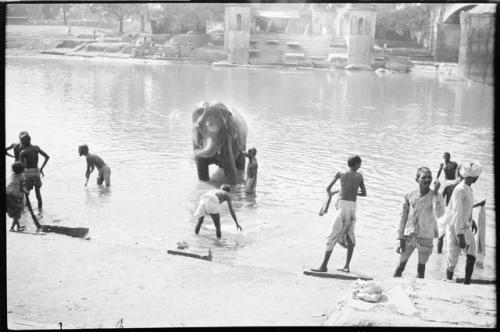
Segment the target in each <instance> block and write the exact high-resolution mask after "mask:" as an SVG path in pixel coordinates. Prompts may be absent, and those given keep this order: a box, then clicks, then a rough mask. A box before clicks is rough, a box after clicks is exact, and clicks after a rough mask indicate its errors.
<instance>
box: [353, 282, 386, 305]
mask: <svg viewBox="0 0 500 332" xmlns="http://www.w3.org/2000/svg"><path fill="white" fill-rule="evenodd" d="M383 291H384V289H383V288H382V286H380V284H379V283H377V282H376V281H362V280H356V281H355V282H354V283H353V289H352V298H353V299H360V300H363V301H365V302H372V303H375V302H379V301H380V300H381V299H382V292H383Z"/></svg>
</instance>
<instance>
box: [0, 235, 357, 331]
mask: <svg viewBox="0 0 500 332" xmlns="http://www.w3.org/2000/svg"><path fill="white" fill-rule="evenodd" d="M7 272H8V273H7V303H8V323H9V327H10V326H12V327H13V328H14V327H15V326H20V325H19V324H20V323H23V322H24V324H26V323H27V322H29V323H30V324H31V325H33V328H47V327H45V326H53V328H58V322H62V323H63V325H64V326H67V327H68V328H69V327H70V326H72V327H75V328H100V327H103V328H108V327H115V325H116V323H117V322H118V321H119V320H120V319H122V318H123V326H124V327H154V326H178V327H179V326H255V325H267V326H269V325H271V326H272V325H320V324H321V321H322V317H321V314H324V313H326V311H327V310H328V308H329V307H330V305H331V304H332V303H333V302H334V301H335V299H336V298H338V296H339V289H341V288H347V287H348V285H349V284H350V282H349V281H342V280H338V281H332V280H324V279H321V278H310V277H306V276H304V275H302V274H301V273H300V272H301V271H298V272H297V273H296V274H291V273H282V272H279V271H273V270H263V269H259V268H253V267H232V266H227V265H221V264H217V263H211V262H206V261H202V260H197V259H191V258H185V257H180V256H172V255H167V253H166V249H165V250H164V251H162V252H158V251H155V250H150V249H145V248H128V247H122V246H108V245H103V244H101V243H94V242H92V241H85V240H80V239H73V238H66V237H64V236H58V235H52V234H49V235H46V236H36V235H22V234H15V233H11V232H7ZM315 316H316V317H315ZM11 324H14V325H11ZM15 324H17V325H15Z"/></svg>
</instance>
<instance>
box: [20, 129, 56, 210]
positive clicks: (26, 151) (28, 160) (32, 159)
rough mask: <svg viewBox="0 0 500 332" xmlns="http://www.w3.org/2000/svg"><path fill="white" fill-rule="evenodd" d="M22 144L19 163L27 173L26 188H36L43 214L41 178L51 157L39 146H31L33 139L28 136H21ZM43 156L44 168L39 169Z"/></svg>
mask: <svg viewBox="0 0 500 332" xmlns="http://www.w3.org/2000/svg"><path fill="white" fill-rule="evenodd" d="M21 144H22V146H23V148H22V151H21V152H20V154H19V161H20V162H21V163H23V165H24V167H25V168H26V171H25V172H24V177H25V178H26V188H27V189H28V190H31V189H33V187H35V194H36V199H37V201H38V212H42V204H43V203H42V194H41V192H40V188H41V187H42V179H41V176H45V175H44V174H43V168H44V167H45V165H47V162H48V161H49V158H50V157H49V155H48V154H47V153H45V152H44V151H43V150H42V149H40V147H39V146H38V145H31V137H30V135H28V134H25V135H23V136H21ZM39 154H41V155H42V156H43V157H44V158H45V160H44V161H43V164H42V167H40V168H38V155H39Z"/></svg>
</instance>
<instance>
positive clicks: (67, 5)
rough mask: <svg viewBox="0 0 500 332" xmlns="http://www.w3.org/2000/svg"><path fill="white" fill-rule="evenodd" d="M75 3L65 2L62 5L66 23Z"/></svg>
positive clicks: (65, 23)
mask: <svg viewBox="0 0 500 332" xmlns="http://www.w3.org/2000/svg"><path fill="white" fill-rule="evenodd" d="M74 5H75V4H74V3H65V4H62V5H61V14H62V15H63V20H64V25H67V22H68V21H67V20H68V14H69V12H70V11H71V9H72V8H73V6H74Z"/></svg>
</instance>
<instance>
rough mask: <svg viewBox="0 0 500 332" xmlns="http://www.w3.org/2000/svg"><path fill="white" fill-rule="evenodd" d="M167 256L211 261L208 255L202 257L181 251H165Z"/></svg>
mask: <svg viewBox="0 0 500 332" xmlns="http://www.w3.org/2000/svg"><path fill="white" fill-rule="evenodd" d="M167 254H171V255H178V256H186V257H192V258H198V259H203V260H206V261H212V256H208V255H207V256H204V255H199V254H195V253H192V252H188V251H182V250H167Z"/></svg>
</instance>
